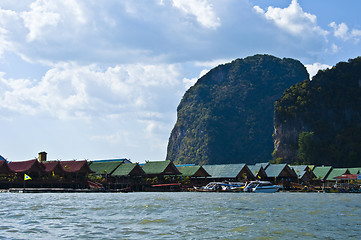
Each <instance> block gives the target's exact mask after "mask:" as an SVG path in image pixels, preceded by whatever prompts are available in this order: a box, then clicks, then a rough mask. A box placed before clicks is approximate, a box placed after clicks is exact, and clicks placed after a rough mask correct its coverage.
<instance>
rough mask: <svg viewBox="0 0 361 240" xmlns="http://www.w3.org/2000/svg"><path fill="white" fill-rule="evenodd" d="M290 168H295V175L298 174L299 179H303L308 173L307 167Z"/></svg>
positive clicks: (295, 166) (293, 166) (296, 166)
mask: <svg viewBox="0 0 361 240" xmlns="http://www.w3.org/2000/svg"><path fill="white" fill-rule="evenodd" d="M290 168H293V170H294V171H295V173H296V174H297V177H298V179H301V178H302V177H303V175H305V173H306V169H307V168H308V166H307V165H292V166H290Z"/></svg>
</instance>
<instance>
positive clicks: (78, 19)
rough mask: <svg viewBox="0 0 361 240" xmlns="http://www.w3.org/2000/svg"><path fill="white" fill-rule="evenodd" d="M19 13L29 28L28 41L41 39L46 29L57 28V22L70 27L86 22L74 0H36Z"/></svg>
mask: <svg viewBox="0 0 361 240" xmlns="http://www.w3.org/2000/svg"><path fill="white" fill-rule="evenodd" d="M19 15H20V17H21V18H22V19H23V21H24V26H25V27H26V28H27V29H28V30H29V33H28V35H27V40H28V41H29V42H31V41H34V40H41V39H42V38H43V36H44V35H45V34H46V33H47V32H48V30H50V29H57V26H58V25H59V24H65V25H66V26H67V27H70V28H71V26H73V25H74V24H77V23H82V24H84V23H85V22H86V20H85V17H84V15H83V12H82V10H81V7H80V5H79V4H78V3H77V2H76V1H75V0H64V1H51V0H36V1H35V2H33V3H31V5H30V11H23V12H21V13H19ZM50 32H51V31H50Z"/></svg>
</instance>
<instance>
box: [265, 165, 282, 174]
mask: <svg viewBox="0 0 361 240" xmlns="http://www.w3.org/2000/svg"><path fill="white" fill-rule="evenodd" d="M286 166H287V164H270V165H268V167H267V168H266V169H265V171H266V174H267V177H278V176H279V175H280V174H281V172H282V170H283V169H284V168H285V167H286Z"/></svg>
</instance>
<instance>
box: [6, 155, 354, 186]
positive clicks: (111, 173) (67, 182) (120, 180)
mask: <svg viewBox="0 0 361 240" xmlns="http://www.w3.org/2000/svg"><path fill="white" fill-rule="evenodd" d="M0 157H1V156H0ZM360 186H361V167H359V168H333V167H332V166H313V165H289V164H270V163H257V164H254V165H248V164H221V165H203V166H198V165H193V164H187V165H175V164H174V163H173V162H172V161H169V160H166V161H146V162H145V163H143V164H139V163H132V162H131V161H130V160H128V159H125V158H124V159H106V160H94V161H87V160H71V161H59V160H56V161H53V160H47V153H46V152H40V153H39V157H38V158H35V159H32V160H27V161H7V160H6V159H4V158H2V157H1V159H0V189H1V191H2V192H133V191H137V192H140V191H149V192H150V191H151V192H157V191H159V192H161V191H200V192H277V191H295V192H297V191H299V192H347V193H360V192H361V187H360Z"/></svg>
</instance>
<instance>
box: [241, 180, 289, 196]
mask: <svg viewBox="0 0 361 240" xmlns="http://www.w3.org/2000/svg"><path fill="white" fill-rule="evenodd" d="M281 188H282V186H280V185H273V184H272V183H271V182H269V181H251V182H250V183H248V184H247V186H246V187H245V188H244V192H256V193H274V192H277V191H278V190H279V189H281Z"/></svg>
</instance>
